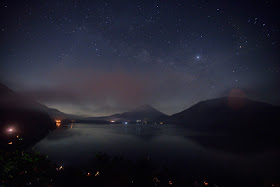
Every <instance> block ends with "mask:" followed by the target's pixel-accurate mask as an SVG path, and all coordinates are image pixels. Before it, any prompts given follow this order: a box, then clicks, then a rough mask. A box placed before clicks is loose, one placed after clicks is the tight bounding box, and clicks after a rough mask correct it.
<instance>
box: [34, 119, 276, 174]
mask: <svg viewBox="0 0 280 187" xmlns="http://www.w3.org/2000/svg"><path fill="white" fill-rule="evenodd" d="M215 137H219V138H215ZM215 139H216V140H215ZM223 139H224V138H223V136H221V135H219V136H218V135H217V134H213V133H207V132H195V131H190V130H189V129H186V128H183V127H176V126H173V125H131V124H129V125H117V124H108V125H93V124H75V123H72V124H69V125H68V126H61V127H60V128H58V129H56V130H55V131H54V132H52V133H50V134H49V135H48V136H47V137H46V138H44V139H43V140H42V141H40V142H39V143H38V144H36V145H35V150H37V151H39V152H41V153H45V154H47V155H48V156H49V158H50V159H52V160H54V161H56V162H58V163H59V164H60V165H72V166H75V165H76V166H82V165H85V166H86V165H88V163H89V162H91V161H92V159H93V158H94V157H95V155H96V153H98V152H105V153H107V154H108V155H110V156H121V157H124V158H125V159H129V160H139V159H140V160H141V159H145V160H149V161H151V162H153V163H156V164H159V165H169V166H170V167H175V168H176V170H178V171H181V172H187V171H188V172H190V171H197V169H198V168H199V169H200V172H211V171H213V170H215V171H216V172H221V175H222V174H232V173H236V174H237V175H248V174H250V175H261V176H264V175H267V176H269V175H271V174H272V173H277V172H276V168H277V166H278V167H279V166H280V161H279V159H278V158H279V157H280V152H279V147H278V149H276V150H273V151H266V152H264V151H259V152H251V154H246V155H245V154H240V153H244V152H243V151H241V152H238V151H240V150H238V149H237V150H236V151H232V150H230V148H231V147H232V148H234V146H233V144H232V145H230V146H228V147H227V146H225V147H226V148H228V149H226V148H225V147H220V148H217V147H218V145H219V144H226V143H225V142H227V141H223ZM214 140H215V141H214ZM221 142H222V143H221ZM207 143H208V145H205V144H207ZM240 143H242V141H241V142H238V144H240ZM238 144H237V145H238ZM244 145H245V146H244V147H243V148H245V149H248V150H249V148H250V147H249V145H247V144H245V143H244ZM246 146H247V147H246ZM251 146H252V145H251ZM243 148H242V149H243Z"/></svg>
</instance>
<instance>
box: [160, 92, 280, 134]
mask: <svg viewBox="0 0 280 187" xmlns="http://www.w3.org/2000/svg"><path fill="white" fill-rule="evenodd" d="M279 116H280V107H279V106H273V105H270V104H267V103H262V102H258V101H253V100H250V99H247V98H239V97H223V98H218V99H211V100H206V101H201V102H199V103H197V104H196V105H194V106H192V107H190V108H188V109H186V110H184V111H182V112H179V113H176V114H173V115H171V116H170V117H165V118H162V120H164V121H165V122H167V123H176V124H182V125H185V126H186V127H189V128H194V129H205V130H226V131H240V130H241V131H246V132H248V131H260V132H261V131H267V130H273V129H275V128H279V127H278V126H279V125H278V124H280V123H279V122H280V120H279Z"/></svg>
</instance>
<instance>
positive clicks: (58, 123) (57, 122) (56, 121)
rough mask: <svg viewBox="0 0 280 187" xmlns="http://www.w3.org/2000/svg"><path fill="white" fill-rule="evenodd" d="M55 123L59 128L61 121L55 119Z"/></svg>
mask: <svg viewBox="0 0 280 187" xmlns="http://www.w3.org/2000/svg"><path fill="white" fill-rule="evenodd" d="M55 123H56V126H57V127H59V126H60V125H61V120H60V119H57V120H55Z"/></svg>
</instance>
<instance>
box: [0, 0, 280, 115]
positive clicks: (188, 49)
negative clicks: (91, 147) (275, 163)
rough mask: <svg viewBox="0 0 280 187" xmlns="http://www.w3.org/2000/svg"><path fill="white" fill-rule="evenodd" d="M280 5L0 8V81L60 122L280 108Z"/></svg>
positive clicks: (21, 4) (75, 0)
mask: <svg viewBox="0 0 280 187" xmlns="http://www.w3.org/2000/svg"><path fill="white" fill-rule="evenodd" d="M276 4H277V1H273V0H266V1H265V0H264V1H262V0H260V1H241V0H234V1H233V0H231V1H230V0H229V1H214V0H213V1H211V0H196V1H182V0H169V1H152V0H141V1H140V0H139V1H136V0H135V1H134V0H124V1H117V0H114V1H113V0H112V1H106V0H102V1H89V0H88V1H87V0H84V1H80V0H71V1H64V0H63V1H62V0H60V1H53V0H49V1H39V0H36V1H35V0H34V1H32V0H31V1H18V2H16V1H8V0H6V1H1V3H0V15H1V21H0V41H1V46H0V47H1V51H0V67H1V69H0V81H1V82H2V83H4V84H6V85H7V86H9V87H10V88H12V89H14V90H15V91H17V92H20V93H22V94H25V95H28V96H30V97H32V98H33V99H36V100H38V101H40V102H41V103H43V104H46V105H47V106H50V107H55V108H58V109H60V110H62V111H64V112H68V113H77V114H84V115H92V116H98V115H108V114H112V113H115V112H122V111H125V110H127V109H129V108H131V107H135V106H137V105H141V104H146V103H147V104H151V105H153V106H154V107H155V108H157V109H159V110H161V111H162V112H165V113H167V114H173V113H175V112H179V111H181V110H183V109H186V108H188V107H190V106H192V105H193V104H195V103H197V102H199V101H201V100H206V99H211V98H217V97H223V96H227V95H228V94H229V93H230V91H231V90H232V89H235V90H236V89H239V90H241V91H242V93H243V94H244V95H246V96H247V97H249V98H251V99H255V100H260V101H265V102H268V103H272V104H277V105H279V104H280V86H279V85H280V74H279V71H280V58H279V57H280V55H279V46H280V45H279V39H280V33H279V29H280V28H279V27H280V25H279V19H278V18H279V17H280V15H279V14H280V13H279V11H278V9H277V6H276Z"/></svg>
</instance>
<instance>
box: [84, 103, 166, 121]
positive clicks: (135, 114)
mask: <svg viewBox="0 0 280 187" xmlns="http://www.w3.org/2000/svg"><path fill="white" fill-rule="evenodd" d="M165 116H167V115H166V114H164V113H162V112H160V111H158V110H157V109H155V108H153V107H152V106H150V105H147V104H146V105H141V106H138V107H136V108H134V109H132V110H130V111H128V112H124V113H119V114H113V115H110V116H103V117H88V118H84V120H100V121H102V120H103V121H130V122H135V121H136V120H141V121H152V120H154V119H156V118H159V117H165Z"/></svg>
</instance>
